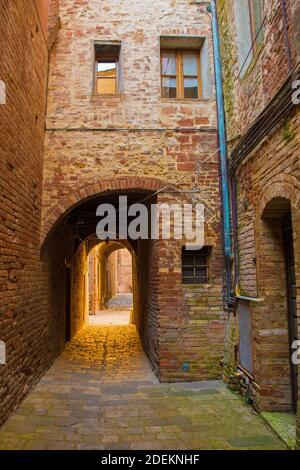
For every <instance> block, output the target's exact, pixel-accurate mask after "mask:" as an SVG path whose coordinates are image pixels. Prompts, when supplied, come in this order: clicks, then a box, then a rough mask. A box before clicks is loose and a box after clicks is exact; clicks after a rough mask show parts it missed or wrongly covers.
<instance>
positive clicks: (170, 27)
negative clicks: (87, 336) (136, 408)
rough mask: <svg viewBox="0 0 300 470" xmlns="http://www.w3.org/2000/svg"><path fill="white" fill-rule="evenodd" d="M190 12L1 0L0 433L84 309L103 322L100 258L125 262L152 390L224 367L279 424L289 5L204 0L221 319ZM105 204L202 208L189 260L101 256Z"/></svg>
mask: <svg viewBox="0 0 300 470" xmlns="http://www.w3.org/2000/svg"><path fill="white" fill-rule="evenodd" d="M207 3H208V2H200V1H192V0H157V1H156V2H155V8H154V6H153V5H154V4H153V1H152V0H143V1H137V0H127V1H126V2H124V1H121V0H114V1H112V0H101V1H100V0H76V1H75V0H50V1H48V0H34V1H33V0H32V1H30V2H28V1H27V0H18V2H11V1H8V0H0V6H1V14H3V16H4V20H5V21H1V22H0V28H1V30H0V33H1V34H0V41H1V60H0V79H1V80H3V81H4V83H5V85H6V104H5V105H0V114H1V116H0V119H1V140H0V149H1V160H0V165H1V172H0V175H1V176H0V190H1V193H0V198H1V199H0V216H1V228H0V231H1V237H0V255H1V259H0V266H1V267H0V279H1V285H0V289H1V297H0V308H1V316H0V340H1V341H4V342H5V345H6V353H7V354H6V358H7V363H6V364H5V365H0V401H1V408H0V422H3V421H4V420H5V419H6V418H7V417H8V415H9V414H10V413H11V412H12V411H13V410H14V409H15V407H16V406H17V405H18V404H19V403H20V402H21V401H22V399H23V398H24V396H25V395H26V394H27V392H28V391H29V390H30V389H31V388H32V387H33V386H34V385H35V384H36V383H37V382H38V381H39V379H40V378H41V376H42V375H43V374H44V373H45V371H46V370H47V369H48V368H49V367H50V366H51V364H52V363H53V361H54V359H55V358H56V357H57V356H58V355H59V354H60V353H61V351H62V350H63V349H64V347H65V344H66V342H68V341H69V340H70V339H71V338H72V337H73V336H74V335H75V334H76V333H77V332H78V331H79V330H80V329H81V328H82V326H84V325H85V323H86V322H87V319H88V314H89V306H91V305H92V307H91V308H92V310H95V308H98V306H100V307H101V308H102V307H103V306H104V307H105V301H106V300H105V299H106V290H105V289H103V286H104V285H105V279H104V278H103V276H105V270H102V271H101V272H100V271H98V262H97V259H99V260H102V261H101V262H102V263H104V261H105V260H107V259H108V258H109V257H110V256H111V255H112V254H114V256H116V252H117V251H118V250H120V249H124V248H126V249H127V250H128V251H129V253H130V256H131V260H132V292H133V304H134V309H133V310H134V313H133V317H132V318H133V321H134V323H135V324H136V325H137V329H138V331H139V335H140V338H141V342H142V346H143V349H144V350H145V352H146V354H147V356H148V358H149V361H150V364H151V366H152V369H153V370H154V372H155V374H156V376H157V377H158V378H159V379H160V381H162V382H169V381H193V380H210V379H217V378H220V376H221V374H222V362H223V363H224V377H225V380H226V381H227V382H229V383H230V384H231V385H232V386H234V387H235V388H241V389H242V391H243V393H246V394H247V395H248V396H249V398H251V399H252V400H253V401H254V404H255V406H256V407H257V408H258V409H259V410H292V411H295V410H296V405H297V394H298V393H299V392H298V391H299V387H298V388H297V382H298V377H297V368H296V367H294V366H293V365H292V364H291V363H290V357H291V352H292V351H291V344H292V342H293V340H295V339H296V338H297V337H298V336H297V335H298V331H297V330H298V328H299V316H298V312H299V298H298V297H299V296H298V297H297V296H296V292H297V289H298V290H299V275H300V273H299V263H300V261H299V259H298V257H299V253H300V246H298V245H299V240H300V237H299V236H297V234H298V232H297V230H298V227H299V224H300V220H299V218H300V213H299V135H300V134H299V124H300V117H299V106H297V105H296V104H294V103H293V102H292V99H291V96H292V91H291V90H292V84H293V83H294V82H295V81H296V80H299V79H300V78H299V58H300V57H299V49H300V47H299V46H300V31H299V22H297V18H299V14H300V11H299V10H300V6H299V3H298V2H296V1H289V0H286V1H281V0H270V1H268V2H262V1H260V0H253V2H250V3H248V0H236V1H230V2H228V1H224V0H219V1H218V14H219V28H220V38H221V49H222V58H223V79H224V83H223V85H224V96H225V102H226V118H227V132H228V144H229V169H230V183H231V189H232V191H231V196H232V207H231V209H232V234H233V246H234V253H235V256H234V264H233V269H232V272H233V276H232V277H233V285H234V292H233V294H234V296H235V297H236V299H237V308H236V311H235V312H231V313H227V312H225V309H224V298H225V297H226V295H224V291H225V289H224V269H223V268H224V263H223V256H222V243H221V228H220V206H221V204H220V194H219V184H220V181H219V180H220V178H219V166H218V144H217V113H216V104H215V91H214V67H213V44H212V32H211V21H210V18H209V14H208V12H207V11H205V8H206V6H207ZM20 38H22V41H21V40H20ZM16 45H18V47H16ZM2 51H3V53H2ZM119 196H123V197H124V196H126V197H127V198H128V201H129V203H130V204H131V203H138V202H140V201H147V204H148V206H149V205H150V204H152V203H156V204H157V203H169V204H174V203H179V204H183V203H189V204H190V203H195V202H197V203H202V204H204V207H205V227H204V228H205V230H204V249H203V251H202V252H201V253H200V255H199V253H198V255H199V257H200V258H201V262H200V261H199V260H198V258H197V255H196V254H195V253H187V252H186V251H185V250H184V240H178V239H176V238H175V237H173V238H171V240H146V239H138V240H134V239H130V238H129V239H128V240H120V239H119V238H118V235H119V234H116V237H115V238H113V239H111V240H110V241H109V242H107V241H103V242H101V243H99V240H98V239H97V237H96V235H95V233H96V226H97V222H98V218H97V216H96V211H97V208H98V206H99V204H101V203H106V204H111V205H113V206H115V207H116V208H117V207H118V200H119ZM187 259H188V261H187ZM191 259H192V262H191V261H190V260H191ZM190 263H192V270H191V265H190ZM91 270H94V273H95V275H94V276H92V277H91V276H90V273H91ZM197 273H198V277H197ZM199 273H200V274H199ZM298 274H299V275H298ZM112 277H114V276H113V275H112ZM95 283H96V284H97V285H98V286H99V289H98V290H97V296H96V297H94V298H91V296H90V293H91V289H93V286H92V285H93V284H95ZM101 285H102V288H101ZM237 325H238V327H237ZM224 345H225V355H224ZM298 421H299V420H298ZM298 434H299V433H298Z"/></svg>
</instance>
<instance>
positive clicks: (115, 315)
mask: <svg viewBox="0 0 300 470" xmlns="http://www.w3.org/2000/svg"><path fill="white" fill-rule="evenodd" d="M129 323H130V310H119V309H118V310H111V309H110V310H100V311H99V312H97V313H96V315H90V316H89V324H90V325H129Z"/></svg>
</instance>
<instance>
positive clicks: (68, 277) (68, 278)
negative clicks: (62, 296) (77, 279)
mask: <svg viewBox="0 0 300 470" xmlns="http://www.w3.org/2000/svg"><path fill="white" fill-rule="evenodd" d="M65 328H66V334H65V339H66V342H69V341H70V340H71V268H66V321H65Z"/></svg>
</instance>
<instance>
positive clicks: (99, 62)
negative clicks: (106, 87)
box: [95, 60, 119, 96]
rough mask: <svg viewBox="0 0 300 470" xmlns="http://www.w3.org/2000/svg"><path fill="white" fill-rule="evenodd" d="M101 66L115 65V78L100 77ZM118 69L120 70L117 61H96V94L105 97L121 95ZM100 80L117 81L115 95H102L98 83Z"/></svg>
mask: <svg viewBox="0 0 300 470" xmlns="http://www.w3.org/2000/svg"><path fill="white" fill-rule="evenodd" d="M99 64H115V66H116V68H115V77H99V76H98V74H99V70H98V65H99ZM118 68H119V61H117V60H101V61H96V80H95V81H96V86H95V93H96V94H97V95H100V96H105V95H117V94H118V93H119V73H118ZM99 80H115V91H114V92H113V93H100V92H99V91H98V81H99Z"/></svg>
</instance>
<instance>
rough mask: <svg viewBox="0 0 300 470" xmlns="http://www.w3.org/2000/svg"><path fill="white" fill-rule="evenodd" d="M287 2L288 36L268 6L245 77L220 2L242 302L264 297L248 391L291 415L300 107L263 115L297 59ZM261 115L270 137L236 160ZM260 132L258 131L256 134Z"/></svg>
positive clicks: (231, 337)
mask: <svg viewBox="0 0 300 470" xmlns="http://www.w3.org/2000/svg"><path fill="white" fill-rule="evenodd" d="M285 3H286V21H287V28H286V30H285V18H284V17H285V15H284V11H283V9H282V2H280V1H279V0H272V1H268V2H264V11H263V18H264V17H265V23H264V40H263V44H262V45H261V46H260V47H259V48H257V49H256V50H255V52H254V55H253V59H252V61H251V63H250V64H249V66H248V69H247V70H246V72H245V71H244V73H243V75H244V76H243V77H241V74H240V69H239V64H238V60H237V55H238V37H237V29H236V24H237V17H238V14H237V12H236V11H235V2H224V1H222V0H220V1H219V2H218V9H219V12H218V13H219V25H220V34H221V44H222V59H223V78H224V94H225V100H226V116H227V130H228V140H229V142H230V153H231V157H230V166H231V173H232V175H233V177H234V178H235V185H236V193H237V240H236V248H237V255H238V262H237V268H238V278H237V283H238V287H239V290H240V294H242V295H243V296H246V297H247V296H249V297H254V298H261V299H263V300H262V302H258V303H257V302H250V303H249V305H250V312H251V315H252V336H251V338H252V348H253V373H252V375H251V377H250V387H246V388H247V393H248V394H249V395H250V396H251V397H252V399H254V402H255V404H256V406H257V407H258V408H259V409H261V410H282V409H286V410H288V409H291V377H290V351H289V337H288V332H289V327H288V314H287V312H288V306H287V283H286V277H285V270H286V268H285V264H286V262H285V256H284V243H283V234H282V228H281V224H282V220H283V217H284V216H285V214H286V213H288V212H291V217H292V225H293V239H294V253H295V273H296V289H297V294H298V295H297V312H298V328H299V326H300V321H299V317H300V316H299V312H300V303H299V302H300V301H299V299H300V296H299V289H300V259H299V253H300V246H299V238H300V234H299V231H300V211H299V197H300V192H299V189H300V186H299V180H300V179H299V178H300V167H299V143H300V112H299V107H297V106H293V107H291V110H290V112H289V114H288V115H286V116H285V118H284V119H281V121H278V123H277V124H276V125H273V126H271V128H269V129H267V125H268V123H269V122H270V120H271V118H272V117H274V115H275V113H276V112H278V110H276V107H275V105H273V108H272V109H271V110H269V111H268V113H267V111H266V110H268V108H267V106H268V104H269V103H270V101H271V99H273V97H274V96H275V95H276V94H278V92H279V90H281V89H282V87H283V85H284V83H285V82H286V80H287V78H288V75H289V73H290V68H291V67H295V66H296V65H297V63H298V61H299V32H300V29H299V8H300V5H299V2H294V1H286V2H285ZM287 39H288V42H287ZM289 57H290V61H291V63H290V68H289ZM285 89H288V93H289V95H287V96H288V97H287V101H286V102H285V106H287V104H290V102H291V97H292V90H291V83H288V82H287V85H286V87H285ZM283 93H284V91H283V89H282V90H281V94H283ZM283 108H284V106H282V107H281V112H282V111H284V109H283ZM262 112H265V118H264V120H263V122H261V129H263V126H265V128H266V133H265V135H264V136H263V138H262V139H261V140H260V141H259V142H258V144H257V145H256V146H255V148H254V149H250V151H249V152H247V151H244V150H243V151H241V153H242V154H243V157H241V158H240V159H239V161H238V162H237V160H236V155H237V153H236V152H235V149H236V148H238V146H239V143H240V142H241V141H242V139H244V141H243V142H244V143H245V145H249V142H250V140H251V139H254V138H255V137H254V134H253V132H252V134H251V125H253V124H255V120H257V119H259V117H260V116H261V113H262ZM249 129H250V131H249ZM246 132H248V134H246ZM256 132H260V130H257V128H256ZM245 135H247V136H248V138H246V137H245ZM247 139H248V140H247ZM236 276H237V272H236ZM230 324H231V327H230V328H229V329H228V344H227V348H226V350H227V354H226V359H225V366H226V367H225V372H226V374H227V379H228V380H229V381H230V382H231V383H234V384H235V385H236V384H237V383H238V382H239V380H240V379H239V376H236V375H235V372H236V365H237V364H236V361H237V362H238V363H239V360H238V356H236V355H235V354H234V353H233V351H234V347H235V345H236V344H237V342H238V339H237V332H236V331H235V325H236V322H235V319H234V318H232V320H231V322H230Z"/></svg>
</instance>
